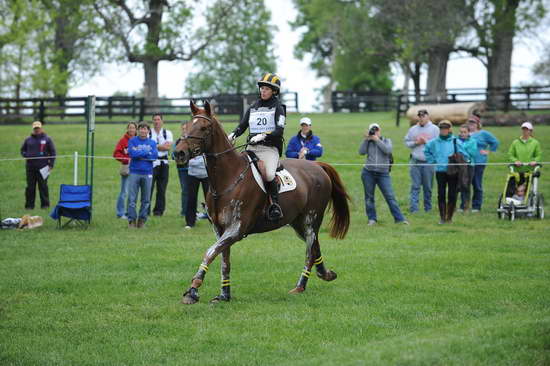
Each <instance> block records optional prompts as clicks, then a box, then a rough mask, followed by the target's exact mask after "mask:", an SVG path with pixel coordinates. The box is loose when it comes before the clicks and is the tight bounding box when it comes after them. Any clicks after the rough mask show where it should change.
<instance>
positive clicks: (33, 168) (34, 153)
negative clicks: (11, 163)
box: [21, 121, 56, 210]
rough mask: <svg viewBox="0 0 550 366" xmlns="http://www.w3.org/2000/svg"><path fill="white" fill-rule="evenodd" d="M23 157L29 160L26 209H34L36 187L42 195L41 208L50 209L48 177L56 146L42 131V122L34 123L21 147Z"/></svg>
mask: <svg viewBox="0 0 550 366" xmlns="http://www.w3.org/2000/svg"><path fill="white" fill-rule="evenodd" d="M21 155H22V156H23V157H24V158H26V159H27V161H26V173H27V188H26V189H25V208H26V209H27V210H32V209H34V201H35V197H36V185H38V192H39V194H40V208H48V207H50V195H49V192H48V175H49V173H50V171H51V170H52V169H53V165H54V163H55V155H56V152H55V145H54V143H53V140H52V139H51V138H50V137H49V136H48V135H46V133H45V132H44V130H43V129H42V122H39V121H36V122H33V123H32V133H31V135H30V136H29V137H27V138H26V139H25V141H24V142H23V145H21Z"/></svg>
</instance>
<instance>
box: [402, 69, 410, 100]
mask: <svg viewBox="0 0 550 366" xmlns="http://www.w3.org/2000/svg"><path fill="white" fill-rule="evenodd" d="M400 66H401V71H403V78H404V80H403V88H402V90H403V93H408V92H409V85H410V81H411V71H410V69H409V68H408V67H407V65H403V64H400Z"/></svg>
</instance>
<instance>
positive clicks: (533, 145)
mask: <svg viewBox="0 0 550 366" xmlns="http://www.w3.org/2000/svg"><path fill="white" fill-rule="evenodd" d="M508 157H509V159H510V161H511V162H512V163H514V164H515V165H516V167H515V168H514V170H515V171H517V172H519V173H524V172H527V171H530V170H532V169H533V167H534V166H535V165H537V164H538V163H539V162H540V161H541V159H542V150H541V147H540V143H539V141H538V140H536V139H535V138H533V125H532V124H531V122H524V123H523V124H522V125H521V136H520V137H519V138H517V139H515V140H514V141H512V145H510V149H509V150H508ZM523 164H527V165H526V166H523ZM520 184H521V182H520Z"/></svg>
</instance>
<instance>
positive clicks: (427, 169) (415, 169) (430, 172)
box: [409, 159, 435, 212]
mask: <svg viewBox="0 0 550 366" xmlns="http://www.w3.org/2000/svg"><path fill="white" fill-rule="evenodd" d="M410 163H411V164H412V165H411V168H410V171H409V172H410V175H411V194H410V206H409V209H410V212H416V211H418V201H419V196H420V188H421V187H422V191H423V193H424V211H426V212H428V211H430V210H431V209H432V186H433V178H434V172H435V167H434V166H428V165H415V164H425V162H423V161H420V160H416V159H411V161H410Z"/></svg>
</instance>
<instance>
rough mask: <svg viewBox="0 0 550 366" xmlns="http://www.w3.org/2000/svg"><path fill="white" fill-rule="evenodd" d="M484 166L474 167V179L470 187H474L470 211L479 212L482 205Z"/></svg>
mask: <svg viewBox="0 0 550 366" xmlns="http://www.w3.org/2000/svg"><path fill="white" fill-rule="evenodd" d="M484 171H485V165H476V166H474V179H473V181H472V185H473V187H474V197H473V198H472V210H481V204H482V203H483V172H484Z"/></svg>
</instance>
